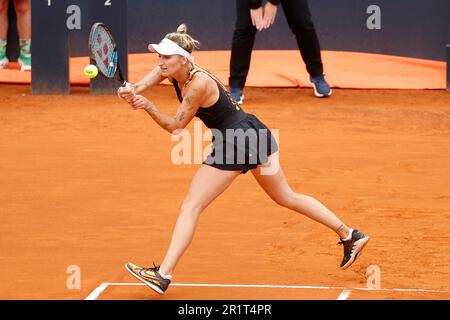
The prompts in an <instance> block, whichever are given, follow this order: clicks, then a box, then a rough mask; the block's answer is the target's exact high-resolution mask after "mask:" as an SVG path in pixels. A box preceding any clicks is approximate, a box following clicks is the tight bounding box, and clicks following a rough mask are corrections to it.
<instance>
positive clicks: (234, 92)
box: [230, 88, 244, 104]
mask: <svg viewBox="0 0 450 320" xmlns="http://www.w3.org/2000/svg"><path fill="white" fill-rule="evenodd" d="M230 95H231V98H233V100H234V101H236V102H237V103H238V104H243V103H244V94H243V92H242V89H239V88H230Z"/></svg>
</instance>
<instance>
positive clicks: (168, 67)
mask: <svg viewBox="0 0 450 320" xmlns="http://www.w3.org/2000/svg"><path fill="white" fill-rule="evenodd" d="M158 66H159V68H160V69H161V74H162V75H163V76H165V77H168V76H172V75H174V74H176V73H177V72H178V71H179V70H180V68H181V67H182V57H181V56H179V55H176V54H175V55H171V56H165V55H161V54H160V55H158Z"/></svg>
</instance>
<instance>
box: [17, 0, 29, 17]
mask: <svg viewBox="0 0 450 320" xmlns="http://www.w3.org/2000/svg"><path fill="white" fill-rule="evenodd" d="M14 7H15V8H16V12H17V14H19V15H20V14H26V13H28V12H29V11H30V8H31V7H30V1H29V0H16V1H14Z"/></svg>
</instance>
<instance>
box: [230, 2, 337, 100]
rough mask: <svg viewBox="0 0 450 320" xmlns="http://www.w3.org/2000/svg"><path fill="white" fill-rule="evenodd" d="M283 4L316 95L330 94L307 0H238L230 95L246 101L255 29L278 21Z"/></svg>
mask: <svg viewBox="0 0 450 320" xmlns="http://www.w3.org/2000/svg"><path fill="white" fill-rule="evenodd" d="M280 3H281V6H282V7H283V10H284V13H285V15H286V20H287V22H288V25H289V27H290V28H291V30H292V32H293V33H294V35H295V38H296V39H297V44H298V48H299V50H300V53H301V56H302V58H303V61H304V62H305V64H306V70H307V71H308V73H309V75H310V76H309V82H310V83H311V85H312V86H313V88H314V94H315V95H316V96H317V97H327V96H330V95H331V93H332V90H331V88H330V86H329V85H328V83H327V81H326V80H325V78H324V74H323V65H322V58H321V54H320V44H319V39H318V37H317V34H316V30H315V28H314V24H313V22H312V20H311V13H310V11H309V6H308V1H307V0H268V1H267V3H266V4H265V5H264V6H262V4H263V1H262V0H236V15H237V18H236V26H235V29H234V34H233V42H232V46H231V60H230V78H229V86H230V93H231V96H232V97H233V98H234V99H235V100H236V101H237V102H238V103H239V104H241V103H243V101H244V95H243V89H244V86H245V82H246V80H247V75H248V71H249V68H250V58H251V54H252V49H253V43H254V41H255V35H256V31H258V30H259V31H261V30H263V29H267V28H269V27H270V26H271V25H272V24H273V22H274V21H275V17H276V14H277V8H278V4H280Z"/></svg>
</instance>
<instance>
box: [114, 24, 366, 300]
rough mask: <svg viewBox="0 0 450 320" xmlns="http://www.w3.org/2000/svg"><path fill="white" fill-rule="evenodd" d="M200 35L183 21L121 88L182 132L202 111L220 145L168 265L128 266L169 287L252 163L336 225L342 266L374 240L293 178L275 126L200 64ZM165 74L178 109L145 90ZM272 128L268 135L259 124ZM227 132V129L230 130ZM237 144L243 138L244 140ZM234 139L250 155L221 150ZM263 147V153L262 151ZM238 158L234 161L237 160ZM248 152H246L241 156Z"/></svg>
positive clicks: (262, 176) (189, 202) (260, 177)
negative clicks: (207, 221) (203, 218)
mask: <svg viewBox="0 0 450 320" xmlns="http://www.w3.org/2000/svg"><path fill="white" fill-rule="evenodd" d="M197 46H198V42H197V41H196V40H194V39H193V38H192V37H191V36H189V35H188V34H186V27H185V26H184V25H181V26H180V27H179V28H178V30H177V32H173V33H169V34H167V35H166V37H165V38H164V39H163V40H162V41H161V42H160V43H159V44H151V45H149V50H150V51H151V52H157V53H158V66H157V67H156V68H154V69H153V70H152V71H150V73H149V74H148V75H146V76H145V77H144V78H143V79H142V80H140V81H139V82H137V83H136V84H135V85H133V86H132V85H127V87H125V88H123V87H121V88H119V90H118V95H119V97H121V98H122V99H124V100H126V101H127V102H128V103H129V104H130V105H131V106H132V107H133V108H134V109H143V110H145V111H146V112H147V113H148V114H149V115H150V116H151V117H152V118H153V120H154V121H155V122H156V123H157V124H158V125H159V126H161V127H162V128H163V129H164V130H166V131H168V132H169V133H172V134H177V133H180V131H181V130H182V129H184V128H185V127H186V126H187V124H188V123H189V122H190V121H191V120H192V119H193V118H194V116H196V117H199V118H200V119H201V120H202V121H203V122H204V124H205V125H206V126H207V127H208V128H210V129H211V130H214V131H215V132H216V135H214V137H213V153H212V154H211V155H210V156H209V157H208V159H207V160H206V161H205V162H204V163H203V164H202V165H201V166H200V168H199V169H198V171H197V173H196V174H195V175H194V177H193V179H192V182H191V185H190V187H189V190H188V193H187V195H186V197H185V199H184V201H183V203H182V205H181V209H180V213H179V216H178V219H177V222H176V225H175V229H174V231H173V234H172V240H171V242H170V245H169V248H168V250H167V253H166V256H165V258H164V260H163V262H162V263H161V265H160V266H153V267H150V268H142V267H139V266H137V265H135V264H133V263H127V264H126V265H125V267H126V269H127V270H128V271H129V272H130V273H131V274H132V275H133V276H134V277H136V278H137V279H139V280H141V281H143V282H144V283H145V284H147V285H148V286H149V287H150V288H152V289H153V290H155V291H156V292H158V293H160V294H163V293H164V292H165V291H166V290H167V288H168V286H169V284H170V281H171V278H172V273H173V271H174V269H175V266H176V265H177V263H178V261H179V259H180V258H181V256H182V255H183V253H184V251H185V250H186V249H187V247H188V246H189V244H190V243H191V241H192V238H193V236H194V233H195V229H196V226H197V223H198V219H199V218H200V214H201V212H202V211H203V210H204V209H205V208H206V207H207V206H208V205H209V204H210V203H211V202H212V201H213V200H214V199H215V198H216V197H218V196H219V195H220V194H221V193H222V192H224V191H225V190H226V189H227V188H228V186H229V185H230V184H231V183H232V182H233V180H234V179H235V178H236V177H237V176H239V174H241V173H245V172H247V171H248V170H250V171H251V173H252V174H253V176H254V177H255V179H256V181H257V182H258V183H259V185H260V186H261V187H262V188H263V189H264V191H265V192H266V193H267V194H268V195H269V196H270V197H271V198H272V199H273V200H274V201H275V202H276V203H278V204H279V205H281V206H284V207H286V208H289V209H292V210H294V211H297V212H299V213H301V214H304V215H305V216H307V217H309V218H311V219H313V220H315V221H317V222H319V223H321V224H323V225H325V226H326V227H328V228H329V229H331V230H333V231H334V232H336V233H337V234H338V235H339V237H340V238H341V243H342V244H343V245H344V258H343V260H342V263H341V268H343V269H345V268H347V267H349V266H350V265H351V264H352V263H353V261H354V260H355V259H356V257H357V255H358V253H359V252H360V251H361V250H362V248H363V247H364V245H365V244H366V243H367V241H368V240H369V237H367V236H365V235H364V234H362V233H361V232H358V231H357V230H355V229H350V228H348V227H347V226H346V225H345V224H344V223H343V222H342V221H341V220H340V219H339V218H337V217H336V216H335V215H334V214H333V213H332V212H331V211H330V210H329V209H327V208H326V207H325V206H324V205H323V204H321V203H320V202H319V201H317V200H316V199H314V198H312V197H310V196H306V195H302V194H298V193H296V192H294V191H293V190H292V189H291V188H290V186H289V185H288V183H287V181H286V178H285V176H284V173H283V170H282V169H281V167H280V165H279V161H278V152H277V150H278V149H277V145H276V142H275V141H274V140H273V138H272V135H271V133H270V130H268V128H267V127H266V126H265V125H264V124H263V123H262V122H261V121H260V120H259V119H258V118H257V117H255V116H254V115H251V114H248V113H246V112H245V111H244V110H242V109H241V108H240V107H239V106H238V105H237V103H236V101H234V100H233V99H231V97H230V95H229V93H228V92H227V91H226V89H225V87H224V86H223V84H221V83H220V82H219V81H218V80H217V79H216V78H215V77H214V76H213V75H212V74H210V73H209V72H207V71H206V70H204V69H202V68H200V67H199V66H197V65H196V64H195V63H194V62H193V61H194V60H193V57H192V55H191V53H192V51H193V50H194V49H196V48H197ZM164 79H168V80H169V81H171V82H172V83H173V85H174V87H175V90H176V93H177V96H178V98H179V100H180V103H181V104H180V106H179V108H178V112H177V114H176V115H175V117H173V116H170V115H168V114H166V113H163V112H161V111H159V110H158V108H157V107H156V106H155V104H154V103H152V102H151V101H149V100H147V99H146V98H145V97H143V96H141V95H139V93H141V92H142V91H144V90H146V89H148V88H151V87H153V86H155V85H156V84H159V83H160V82H161V81H163V80H164ZM227 130H231V131H232V132H233V131H239V130H241V131H243V132H246V131H248V130H250V131H253V132H257V133H258V134H257V136H256V137H255V140H253V142H251V141H252V140H251V139H249V141H248V144H247V143H244V145H240V143H239V142H237V143H236V142H235V139H234V137H232V138H231V139H228V137H227V136H225V140H223V141H219V138H221V137H220V135H221V133H223V132H224V131H227ZM260 131H262V132H265V135H262V136H260V135H259V132H260ZM222 138H224V137H222ZM236 144H237V145H236ZM229 146H231V147H232V149H237V151H238V153H239V152H240V153H241V154H243V155H244V160H243V161H239V159H237V161H236V158H235V157H231V158H229V157H227V156H223V155H222V156H219V154H220V153H222V151H224V149H226V152H225V154H226V153H228V150H229ZM255 153H256V155H255ZM230 160H231V161H230ZM241 160H242V159H241Z"/></svg>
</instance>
